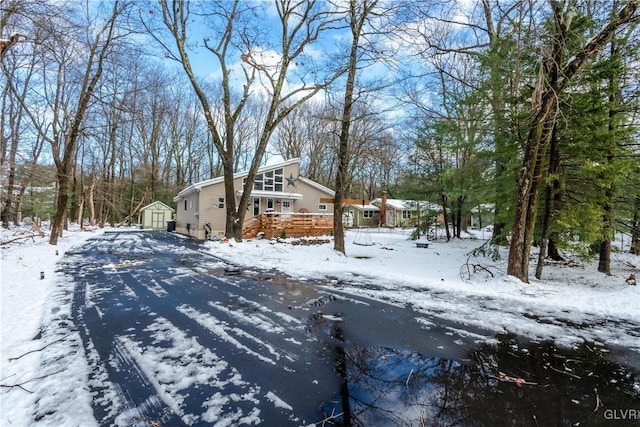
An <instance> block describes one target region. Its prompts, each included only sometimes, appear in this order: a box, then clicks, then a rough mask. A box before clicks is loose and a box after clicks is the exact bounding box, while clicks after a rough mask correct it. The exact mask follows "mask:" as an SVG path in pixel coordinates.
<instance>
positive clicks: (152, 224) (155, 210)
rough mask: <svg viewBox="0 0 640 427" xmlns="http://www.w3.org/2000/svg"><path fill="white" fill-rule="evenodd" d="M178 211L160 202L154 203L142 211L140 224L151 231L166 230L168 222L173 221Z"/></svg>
mask: <svg viewBox="0 0 640 427" xmlns="http://www.w3.org/2000/svg"><path fill="white" fill-rule="evenodd" d="M175 211H176V210H175V209H173V208H172V207H170V206H167V205H165V204H164V203H162V202H160V201H156V202H153V203H151V204H149V205H147V206H145V207H143V208H141V209H140V224H141V225H142V228H144V229H149V230H164V229H166V228H167V221H171V220H173V213H174V212H175Z"/></svg>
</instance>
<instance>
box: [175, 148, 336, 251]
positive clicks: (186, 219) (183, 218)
mask: <svg viewBox="0 0 640 427" xmlns="http://www.w3.org/2000/svg"><path fill="white" fill-rule="evenodd" d="M280 168H282V169H283V182H282V192H277V193H278V194H273V195H272V196H269V197H259V199H260V210H259V212H258V213H264V211H265V209H266V208H267V200H268V199H272V200H273V207H274V209H275V210H276V211H282V206H283V204H284V203H285V202H291V203H292V205H291V212H300V211H301V210H303V211H304V210H306V211H307V212H310V213H327V214H332V213H333V204H330V203H325V205H326V210H325V211H319V210H318V205H319V204H320V199H321V198H327V197H332V195H331V194H330V193H328V192H326V191H323V190H322V189H320V188H316V187H314V186H313V185H310V184H308V183H306V182H304V181H303V180H301V179H299V163H298V162H297V161H290V162H285V163H282V164H279V165H272V166H270V167H265V168H261V170H260V171H259V172H258V173H264V172H266V171H269V170H275V169H280ZM245 176H246V174H242V175H240V176H238V177H236V178H235V179H234V182H233V184H234V188H235V190H236V192H237V191H241V190H242V188H243V187H242V185H243V179H244V177H245ZM291 178H293V180H294V183H293V185H292V183H291V182H290V181H292V180H291ZM211 181H212V182H211V183H210V184H208V183H207V182H205V183H204V186H201V187H199V188H200V189H199V191H198V190H194V191H192V192H190V193H188V194H187V195H186V196H184V197H181V198H180V200H179V201H177V205H178V207H177V223H176V231H177V232H179V233H183V234H190V235H191V236H194V237H196V238H198V239H204V237H205V235H204V225H205V224H207V223H209V224H211V228H212V236H214V237H218V238H222V237H223V236H224V230H225V218H226V203H227V201H226V200H225V207H224V208H219V207H218V199H219V198H224V182H223V181H221V180H220V179H215V180H211ZM207 184H208V185H207ZM273 191H275V190H273ZM299 195H302V199H299ZM185 200H187V209H186V210H185V207H184V201H185ZM192 201H193V208H191V207H190V206H191V202H192ZM198 203H199V206H198ZM239 203H240V197H239V196H236V206H237V205H238V204H239ZM253 205H254V204H253V197H252V198H251V199H250V200H249V207H248V209H247V210H246V213H245V221H248V220H250V219H251V218H253V216H254V209H253ZM196 212H197V213H198V215H197V216H195V213H196ZM187 223H190V224H191V227H192V228H191V232H190V233H187V232H186V224H187Z"/></svg>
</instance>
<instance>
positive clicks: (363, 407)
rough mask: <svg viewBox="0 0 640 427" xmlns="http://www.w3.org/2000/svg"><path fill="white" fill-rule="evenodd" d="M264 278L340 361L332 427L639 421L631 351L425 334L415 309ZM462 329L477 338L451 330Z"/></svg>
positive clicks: (327, 406) (639, 389)
mask: <svg viewBox="0 0 640 427" xmlns="http://www.w3.org/2000/svg"><path fill="white" fill-rule="evenodd" d="M260 279H262V281H263V283H265V282H269V283H271V284H272V286H274V288H275V289H277V290H278V291H279V292H278V295H280V298H281V299H280V301H278V303H280V304H289V308H290V309H291V308H293V311H294V312H297V313H298V314H301V313H305V315H306V316H307V319H308V330H309V333H310V334H311V335H313V336H316V337H318V338H319V340H320V341H321V342H323V344H324V345H323V346H324V353H325V355H324V357H323V358H325V357H326V358H329V359H331V360H332V363H333V365H334V371H335V374H336V378H337V384H336V386H337V387H338V384H340V385H339V391H338V392H337V393H336V394H335V399H334V400H333V401H330V402H324V403H322V405H321V408H322V411H323V413H324V416H325V424H326V425H339V426H503V425H518V426H575V425H580V426H591V425H604V426H608V425H611V426H614V425H615V426H621V425H622V426H624V425H640V370H638V366H640V363H638V355H637V353H635V352H633V351H632V350H629V349H621V350H620V352H618V351H617V350H616V353H615V354H613V353H612V352H610V351H609V350H607V349H606V348H603V347H602V346H599V345H596V344H593V343H585V344H583V345H581V346H580V347H579V348H575V349H568V348H563V347H562V348H560V347H557V346H556V345H555V344H553V343H552V342H532V341H527V340H525V339H523V338H521V337H518V336H514V335H500V336H497V337H495V339H493V342H492V343H486V342H484V343H480V342H479V340H478V337H479V336H481V335H483V334H484V335H485V336H486V331H478V330H473V329H472V328H469V327H466V328H465V327H463V326H460V325H449V324H447V323H438V320H437V319H432V320H433V322H434V323H432V324H431V325H430V326H429V328H428V329H425V328H424V327H421V326H420V322H416V317H417V316H419V314H418V313H416V312H414V311H413V310H411V309H408V308H404V307H397V306H391V305H388V304H384V303H381V302H376V301H372V300H364V299H363V300H360V299H359V298H355V299H352V298H351V297H350V296H346V295H342V294H341V293H340V292H332V291H330V290H328V289H327V288H324V290H323V291H319V289H318V288H317V287H315V286H309V284H303V283H301V282H299V281H296V280H295V279H291V278H288V277H281V276H276V275H274V276H273V277H270V278H267V277H264V276H263V277H260ZM301 301H305V304H300V302H301ZM272 302H275V300H272ZM265 303H266V302H265ZM300 308H303V310H298V309H300ZM452 328H453V329H452ZM456 328H459V329H460V330H462V329H464V330H465V331H466V332H468V333H469V335H468V336H466V337H463V336H459V335H458V334H455V333H454V334H452V333H451V331H452V330H456ZM625 357H626V360H625ZM614 359H616V360H614ZM631 359H633V360H631ZM634 360H635V363H634ZM309 363H315V362H312V361H309ZM627 365H628V366H627ZM290 403H291V404H292V405H293V406H294V407H296V402H295V401H294V402H290Z"/></svg>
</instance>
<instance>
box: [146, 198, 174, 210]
mask: <svg viewBox="0 0 640 427" xmlns="http://www.w3.org/2000/svg"><path fill="white" fill-rule="evenodd" d="M155 205H161V206H162V207H163V208H165V209H168V210H170V211H171V212H175V209H173V208H172V207H171V206H169V205H167V204H165V203H162V202H161V201H160V200H156V201H155V202H152V203H149V204H148V205H147V206H144V207H142V208H140V211H144V210H146V209H150V208H152V207H154V206H155Z"/></svg>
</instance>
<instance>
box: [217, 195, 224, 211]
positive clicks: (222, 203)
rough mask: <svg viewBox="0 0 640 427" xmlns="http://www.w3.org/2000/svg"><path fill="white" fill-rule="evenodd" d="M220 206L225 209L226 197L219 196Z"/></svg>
mask: <svg viewBox="0 0 640 427" xmlns="http://www.w3.org/2000/svg"><path fill="white" fill-rule="evenodd" d="M218 207H219V208H220V209H224V197H218Z"/></svg>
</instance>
